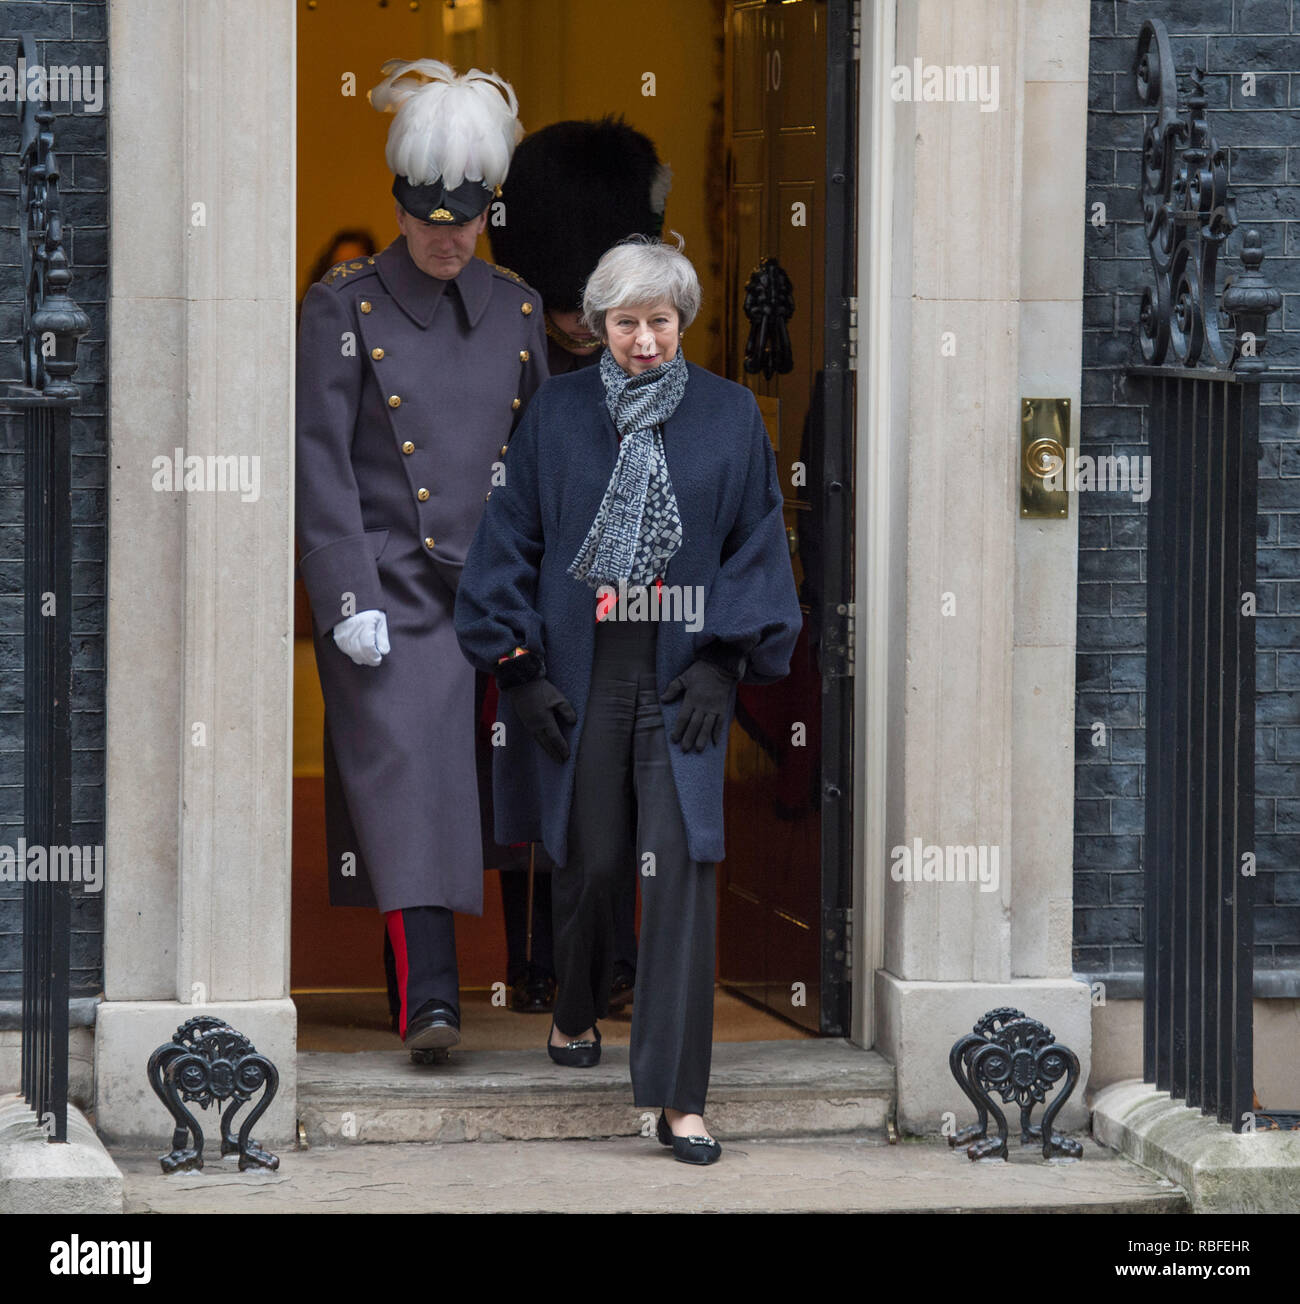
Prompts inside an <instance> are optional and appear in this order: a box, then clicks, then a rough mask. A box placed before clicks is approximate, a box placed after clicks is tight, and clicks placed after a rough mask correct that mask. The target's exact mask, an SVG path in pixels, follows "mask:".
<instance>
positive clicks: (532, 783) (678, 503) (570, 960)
mask: <svg viewBox="0 0 1300 1304" xmlns="http://www.w3.org/2000/svg"><path fill="white" fill-rule="evenodd" d="M699 302H700V286H699V280H698V278H697V276H696V274H695V270H694V268H693V267H692V266H691V264H690V262H689V260H688V259H687V258H686V257H685V255H684V254H682V252H681V251H680V249H679V248H673V247H672V246H670V245H667V244H663V243H661V242H659V241H657V240H651V239H648V238H646V237H634V238H633V239H631V240H629V241H625V242H623V243H620V244H618V245H616V246H615V247H614V248H613V249H611V250H609V251H608V252H607V253H606V254H605V255H604V256H603V257H602V258H601V259H600V262H599V263H598V264H597V266H596V269H595V271H594V272H593V273H592V275H591V277H590V278H589V280H588V281H587V285H586V288H585V290H584V294H583V320H584V323H585V325H586V326H587V327H588V328H589V329H590V330H592V331H593V332H595V333H597V334H598V335H600V337H601V339H602V340H603V341H605V343H606V346H607V347H606V350H605V352H604V353H603V354H602V355H601V361H600V365H599V366H596V367H589V368H584V369H582V370H580V371H577V372H574V373H572V374H570V375H566V376H557V377H554V378H552V379H551V380H549V381H548V382H547V384H546V385H544V386H543V387H542V389H541V390H540V391H539V393H538V394H537V395H536V397H535V398H534V399H533V402H532V403H531V404H530V405H529V407H528V410H527V411H526V412H525V414H524V419H523V421H522V422H521V423H520V426H519V429H518V431H517V432H516V435H515V438H514V439H513V440H512V442H511V447H510V452H509V456H508V458H507V462H506V475H505V482H504V484H503V485H502V486H501V487H500V488H498V489H496V490H494V492H493V495H492V500H491V502H489V504H488V507H487V510H486V511H485V512H484V515H483V519H482V521H481V522H480V523H479V528H478V530H477V531H476V533H475V536H474V541H473V543H472V545H471V546H470V550H469V553H468V555H467V556H466V559H465V569H464V571H463V573H462V576H461V584H460V589H459V591H458V593H457V597H456V633H457V636H458V637H459V639H460V643H461V647H462V648H463V649H464V651H465V654H466V656H467V657H468V658H469V659H470V660H471V661H472V662H473V663H474V665H475V666H476V667H477V668H479V669H481V670H485V671H490V672H492V673H494V674H495V675H496V677H497V682H498V684H499V685H500V687H501V690H502V692H501V704H500V710H499V720H500V722H501V723H503V724H504V726H505V745H504V747H501V748H498V749H497V753H496V757H495V774H494V792H495V797H496V803H495V809H496V832H497V837H498V840H499V841H503V842H511V841H515V840H528V839H534V838H539V837H540V838H541V840H542V841H543V842H544V843H545V845H546V849H547V851H548V852H549V853H550V855H551V857H552V859H553V860H554V862H555V865H556V869H555V870H554V871H553V879H554V882H553V885H552V892H553V896H554V912H555V958H556V968H557V971H558V975H559V991H558V994H557V999H556V1007H555V1017H554V1022H553V1024H552V1028H551V1034H550V1036H549V1038H548V1040H547V1049H548V1052H549V1054H550V1055H551V1058H552V1059H554V1060H556V1061H557V1062H558V1063H561V1064H571V1065H574V1066H586V1065H591V1064H594V1063H596V1062H597V1061H598V1059H599V1057H600V1032H599V1029H598V1028H597V1026H596V1024H597V1021H598V1020H599V1019H600V1018H601V1017H603V1015H604V1014H605V1012H606V1009H607V1005H608V1000H609V985H610V983H609V980H610V970H611V966H612V958H613V909H612V902H613V899H614V895H615V882H616V880H617V878H618V876H619V875H622V874H628V873H633V872H636V871H634V870H633V868H632V866H634V865H635V866H637V867H638V868H639V870H640V874H641V907H642V913H641V939H640V949H639V958H638V965H637V975H636V995H635V1000H634V1004H633V1012H632V1045H631V1055H630V1067H631V1075H632V1088H633V1094H634V1099H635V1102H636V1104H637V1106H638V1107H650V1108H653V1107H656V1106H658V1107H659V1108H660V1111H661V1112H660V1115H659V1128H658V1137H659V1140H660V1141H661V1142H662V1143H663V1144H664V1145H666V1146H671V1147H672V1150H673V1153H674V1155H675V1156H676V1157H677V1158H678V1159H680V1160H682V1161H683V1162H687V1163H699V1164H707V1163H712V1162H714V1161H715V1160H716V1159H717V1158H718V1157H719V1155H720V1154H721V1147H720V1146H719V1144H718V1142H717V1141H716V1140H715V1139H714V1138H713V1137H712V1136H711V1135H710V1134H709V1133H708V1131H707V1129H706V1128H705V1124H704V1119H703V1113H704V1106H705V1096H706V1094H707V1090H708V1080H709V1064H710V1060H711V1056H712V1044H713V1043H712V1038H713V974H714V928H715V911H716V900H715V886H714V868H715V863H716V862H717V861H718V860H720V859H721V858H722V855H723V821H722V792H723V778H724V768H725V758H726V740H727V732H728V729H729V726H730V722H731V717H732V712H733V710H734V705H735V698H736V685H737V683H738V682H740V681H741V680H744V681H746V682H749V683H772V682H775V681H776V680H779V679H781V678H782V677H784V676H785V675H786V674H787V673H788V670H789V662H790V654H791V651H792V649H793V647H794V644H795V640H796V638H797V636H798V633H799V629H800V625H801V617H800V610H799V602H798V598H797V595H796V593H795V586H794V576H793V574H792V572H791V569H790V554H789V548H788V545H787V542H786V535H785V528H784V521H783V499H782V494H781V490H780V486H779V484H778V482H777V474H776V459H775V457H774V456H773V453H772V446H771V443H770V442H769V440H768V437H767V431H766V429H765V427H764V424H763V419H762V416H761V415H760V413H759V409H758V404H757V402H756V401H755V399H754V396H753V394H752V393H751V392H750V391H749V390H747V389H745V388H744V387H743V386H741V385H736V384H733V383H732V382H731V381H728V380H723V379H721V378H720V377H717V376H714V375H712V374H710V373H709V372H707V371H705V370H703V369H702V368H700V367H698V366H695V365H693V364H689V363H687V361H686V358H685V355H684V354H683V352H682V348H681V340H682V335H683V332H684V331H685V329H686V328H687V327H688V326H689V325H690V323H691V321H692V320H693V318H694V317H695V314H696V312H697V310H698V308H699Z"/></svg>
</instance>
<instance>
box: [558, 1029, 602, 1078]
mask: <svg viewBox="0 0 1300 1304" xmlns="http://www.w3.org/2000/svg"><path fill="white" fill-rule="evenodd" d="M551 1029H552V1031H554V1029H555V1020H554V1019H552V1020H551ZM593 1031H594V1032H595V1034H596V1040H595V1041H570V1042H568V1043H567V1044H565V1045H563V1046H554V1045H552V1044H551V1034H550V1033H549V1032H548V1033H547V1034H546V1053H547V1054H548V1055H550V1057H551V1058H552V1059H553V1060H554V1061H555V1062H556V1063H557V1064H563V1065H564V1066H565V1067H566V1068H570V1069H589V1068H591V1067H592V1066H593V1065H595V1064H599V1063H600V1029H599V1028H594V1029H593ZM561 1036H563V1034H561Z"/></svg>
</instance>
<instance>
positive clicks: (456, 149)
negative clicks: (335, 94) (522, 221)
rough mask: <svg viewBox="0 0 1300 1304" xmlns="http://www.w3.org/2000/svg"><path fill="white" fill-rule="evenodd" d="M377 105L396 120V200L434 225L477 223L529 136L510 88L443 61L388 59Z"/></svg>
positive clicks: (373, 95) (391, 146) (391, 154)
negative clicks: (517, 147)
mask: <svg viewBox="0 0 1300 1304" xmlns="http://www.w3.org/2000/svg"><path fill="white" fill-rule="evenodd" d="M382 71H383V74H384V80H383V81H381V82H380V83H379V85H378V86H376V87H375V88H374V89H373V90H371V91H370V92H369V95H368V97H367V98H368V99H369V100H370V103H371V104H372V105H373V106H374V107H375V108H376V109H379V110H380V111H381V112H384V113H392V114H393V115H394V117H393V124H392V126H391V127H389V129H388V149H387V152H386V154H385V157H386V158H387V160H388V166H389V167H390V168H391V169H392V171H393V174H394V178H393V196H394V198H396V200H397V202H398V203H399V204H401V205H402V207H403V208H404V209H406V211H407V212H408V213H411V214H412V215H413V216H415V217H420V218H423V219H424V220H425V221H428V222H448V223H453V224H459V223H461V222H468V221H469V220H470V219H471V218H475V217H477V216H478V215H479V214H480V213H481V212H482V211H483V210H484V209H485V208H486V207H487V205H488V201H489V200H490V199H491V198H492V196H493V195H494V194H496V193H497V191H498V188H499V187H500V185H501V183H502V182H503V181H504V180H505V176H506V172H507V171H508V169H509V167H510V156H511V155H512V154H513V153H514V148H515V145H516V144H517V143H518V141H519V137H520V136H522V135H523V128H522V127H521V126H520V125H519V118H518V116H517V115H518V112H519V101H518V99H517V98H516V97H515V92H514V89H513V88H512V87H511V85H510V83H509V82H507V81H505V80H504V79H503V78H501V77H498V76H497V74H496V73H494V72H481V71H480V70H479V69H478V68H471V69H470V70H469V72H467V73H465V74H464V75H463V76H459V77H458V76H457V75H456V70H455V69H454V68H451V67H449V66H448V65H447V64H445V63H442V62H440V61H439V60H437V59H413V60H410V61H406V60H402V59H389V60H388V62H387V63H385V64H384V66H383V69H382Z"/></svg>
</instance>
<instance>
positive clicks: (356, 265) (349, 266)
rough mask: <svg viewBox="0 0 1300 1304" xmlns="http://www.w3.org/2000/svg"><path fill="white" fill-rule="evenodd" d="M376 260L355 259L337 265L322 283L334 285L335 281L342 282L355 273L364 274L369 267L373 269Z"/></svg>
mask: <svg viewBox="0 0 1300 1304" xmlns="http://www.w3.org/2000/svg"><path fill="white" fill-rule="evenodd" d="M374 265H375V260H374V259H373V258H353V259H350V260H349V261H347V262H342V263H335V264H334V266H333V267H331V268H330V269H329V271H328V272H326V273H325V275H324V276H322V277H321V283H322V284H324V285H333V284H334V282H335V281H339V280H342V279H343V277H345V276H351V275H352V274H353V272H364V271H365V270H366V269H367V268H368V267H373V266H374Z"/></svg>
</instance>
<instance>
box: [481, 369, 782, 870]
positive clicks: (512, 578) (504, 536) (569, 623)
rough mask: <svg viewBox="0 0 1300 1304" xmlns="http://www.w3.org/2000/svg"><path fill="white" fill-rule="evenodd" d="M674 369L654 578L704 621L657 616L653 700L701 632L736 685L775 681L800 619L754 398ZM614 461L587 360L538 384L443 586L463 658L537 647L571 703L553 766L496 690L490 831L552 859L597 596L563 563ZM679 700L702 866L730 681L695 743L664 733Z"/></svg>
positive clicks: (484, 665)
mask: <svg viewBox="0 0 1300 1304" xmlns="http://www.w3.org/2000/svg"><path fill="white" fill-rule="evenodd" d="M687 366H688V373H689V374H688V379H687V383H686V389H685V392H684V394H683V395H682V399H681V402H680V403H679V404H678V406H677V410H676V411H675V412H674V413H673V415H672V416H671V417H670V418H669V419H668V420H667V421H666V422H665V423H664V426H663V442H664V454H665V457H666V458H667V462H668V473H669V476H670V477H671V479H672V485H673V490H674V492H675V494H676V496H677V506H678V510H679V511H680V513H681V519H682V533H683V541H682V545H681V548H680V549H679V550H678V552H677V553H676V555H675V556H674V557H673V558H672V560H671V561H670V562H669V563H668V568H667V573H666V574H665V575H664V576H663V577H662V578H663V582H664V584H665V586H670V585H681V586H687V585H697V586H699V591H700V592H702V593H703V595H704V605H703V627H702V628H701V629H699V630H695V631H693V630H691V629H689V628H688V627H687V624H686V622H684V621H682V620H676V621H665V620H661V621H660V622H659V631H658V640H657V644H658V651H657V656H658V684H659V692H660V694H661V695H662V694H663V692H664V691H665V690H666V689H667V687H668V685H669V683H671V682H672V680H673V679H674V678H675V677H676V676H677V675H679V674H681V672H682V671H683V670H685V669H686V667H687V666H688V665H689V664H690V663H691V661H692V660H693V659H694V657H695V654H696V652H697V651H698V650H699V649H700V648H702V647H704V646H705V645H706V644H708V643H710V642H712V641H713V640H715V639H720V640H723V641H725V642H728V643H732V644H736V645H738V646H739V647H748V648H749V654H748V657H749V660H748V666H747V669H746V672H745V676H744V679H745V682H746V683H754V684H766V683H772V682H774V681H775V680H778V679H781V678H783V677H784V676H785V675H786V674H788V673H789V669H790V654H791V652H792V651H793V649H794V645H795V640H796V638H797V637H798V634H799V629H800V624H801V614H800V610H799V601H798V596H797V594H796V592H795V584H794V576H793V574H792V572H791V569H790V551H789V545H788V543H787V540H786V533H785V526H784V521H783V517H782V497H781V490H780V486H779V484H778V481H777V473H776V459H775V457H774V456H773V454H772V446H771V443H770V442H769V440H768V437H767V431H766V429H765V428H764V425H763V419H762V416H761V415H760V414H759V410H758V404H757V402H755V400H754V396H753V394H752V393H750V391H749V390H747V389H746V388H745V387H744V386H743V385H737V384H734V383H733V382H731V381H729V380H723V379H722V378H721V377H719V376H715V375H713V374H712V373H711V372H708V371H705V370H704V369H703V368H702V367H697V366H695V365H694V364H689V363H688V364H687ZM617 455H618V434H617V432H616V431H615V429H614V424H613V422H612V421H611V420H610V417H609V413H608V411H607V410H606V407H605V388H604V384H603V382H602V380H601V377H600V368H599V367H586V368H584V369H582V370H581V371H575V372H572V373H570V374H569V375H565V376H555V377H552V378H551V379H550V380H548V381H547V382H546V383H545V384H543V385H542V387H541V388H540V389H539V390H538V391H537V393H536V394H535V395H534V396H533V399H532V401H531V402H530V403H529V404H528V407H527V409H526V410H525V412H524V416H523V420H522V421H521V422H520V424H519V426H518V428H517V430H516V431H515V433H514V435H513V437H512V438H511V440H510V446H509V451H508V452H507V454H506V457H505V475H504V483H503V484H501V485H499V486H498V487H496V488H494V489H493V490H492V492H491V495H490V498H489V501H488V504H487V507H486V509H485V511H484V513H483V518H482V520H481V521H480V522H479V526H478V529H477V531H476V532H475V535H474V539H473V542H472V543H471V545H470V548H469V552H468V554H467V555H466V558H465V567H464V570H463V571H462V573H461V578H460V586H459V588H458V590H457V594H456V612H455V621H456V635H457V637H458V639H459V640H460V645H461V648H462V649H463V651H464V653H465V655H466V657H467V658H468V659H469V660H470V662H471V663H472V664H473V665H474V666H475V667H477V668H478V669H480V670H486V671H494V670H495V669H496V664H497V660H498V658H500V657H502V656H505V655H506V654H507V653H510V652H512V651H513V650H514V649H515V647H516V646H519V647H526V648H528V649H529V651H530V652H531V653H537V652H540V653H541V654H542V656H543V657H544V659H545V664H546V674H547V677H548V678H549V679H550V680H551V682H552V683H553V684H554V685H555V686H556V687H557V688H558V689H559V690H560V691H561V692H562V693H563V694H564V695H565V697H567V698H568V699H569V701H570V702H571V703H572V704H573V708H574V710H575V711H576V713H577V717H578V718H577V721H576V723H575V724H574V725H573V726H571V727H569V726H564V725H561V730H562V731H564V732H565V734H566V737H567V738H568V741H569V757H568V760H567V761H565V762H564V763H562V764H561V763H560V762H557V761H554V760H552V759H551V758H550V757H549V756H547V755H546V753H545V752H544V751H543V750H542V748H541V747H540V746H539V745H538V743H537V742H536V740H535V739H534V738H533V737H532V735H531V734H530V733H529V732H528V731H527V729H526V728H525V727H524V726H523V725H522V724H521V723H520V722H519V720H518V717H517V716H516V715H515V713H514V710H513V708H512V706H511V703H510V695H509V694H508V693H502V694H501V703H500V706H499V708H498V712H497V720H498V721H499V722H501V723H504V725H505V739H506V741H505V745H504V746H501V747H496V748H494V749H493V800H494V807H495V812H496V815H495V819H496V837H497V841H498V842H501V843H511V842H521V841H541V842H542V843H543V844H544V845H545V847H546V850H547V851H548V852H549V853H550V855H551V857H552V859H553V860H554V861H555V863H556V864H557V865H563V864H565V863H566V861H567V857H568V829H569V808H570V802H571V799H572V795H573V774H574V765H575V762H576V760H577V755H578V748H579V746H580V745H581V741H582V728H583V722H584V720H585V718H586V707H587V694H588V691H589V689H590V685H591V666H592V656H593V650H594V645H595V632H596V591H595V590H594V589H593V588H591V587H590V586H589V585H588V584H586V583H585V582H584V581H581V580H576V579H574V578H573V576H571V575H570V574H569V573H568V567H569V564H570V562H571V561H572V560H573V558H574V556H575V555H576V554H577V552H578V549H579V548H580V547H581V546H582V542H583V540H584V539H585V538H586V536H587V531H588V530H589V529H590V527H591V522H592V520H593V518H594V517H595V515H596V510H597V508H598V507H599V506H600V501H601V498H602V497H603V496H604V493H605V487H606V485H607V484H608V483H609V477H610V475H611V474H612V472H613V470H614V461H615V458H616V457H617ZM680 708H681V698H680V697H679V698H678V699H677V700H676V701H673V702H665V703H663V704H662V710H663V717H664V727H665V729H667V730H668V732H669V735H670V741H669V744H668V750H669V754H670V756H671V760H672V773H673V779H674V780H675V783H676V788H677V797H678V801H679V803H680V806H681V811H682V818H683V821H684V823H685V826H686V838H687V845H688V848H689V851H690V855H691V858H692V859H693V860H697V861H702V862H716V861H719V860H721V859H722V858H723V854H724V849H723V833H722V827H723V826H722V789H723V778H724V769H725V762H726V741H727V730H728V729H729V728H730V724H731V716H732V713H733V712H734V709H735V691H734V689H733V691H732V694H731V700H730V702H729V703H728V707H727V718H726V721H725V723H724V728H723V732H722V741H721V743H719V744H716V745H715V744H712V743H710V744H709V745H708V746H707V747H706V748H705V750H704V751H703V752H694V751H692V752H684V751H683V750H682V749H681V747H680V746H679V745H678V744H676V743H673V742H672V741H671V732H672V728H673V723H674V721H675V720H676V718H677V713H678V711H679V710H680Z"/></svg>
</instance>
